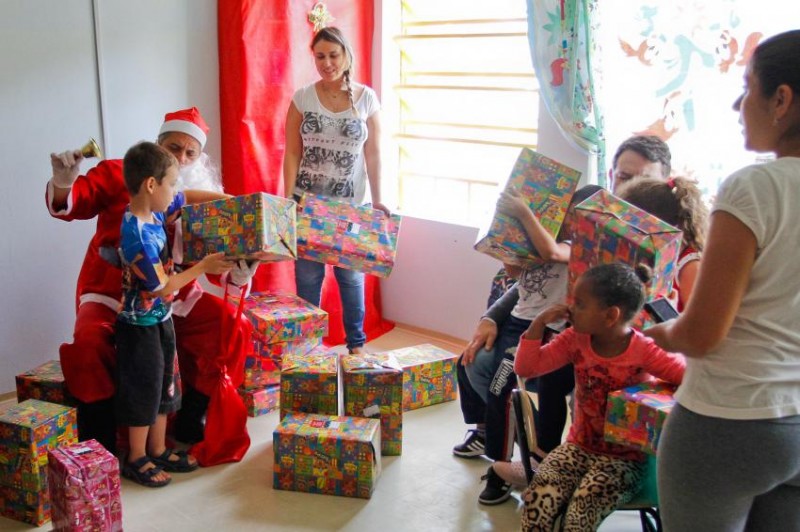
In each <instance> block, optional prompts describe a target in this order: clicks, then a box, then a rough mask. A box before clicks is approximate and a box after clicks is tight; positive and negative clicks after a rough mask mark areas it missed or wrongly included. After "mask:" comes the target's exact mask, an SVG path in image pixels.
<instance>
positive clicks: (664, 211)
mask: <svg viewBox="0 0 800 532" xmlns="http://www.w3.org/2000/svg"><path fill="white" fill-rule="evenodd" d="M617 195H618V196H619V197H620V198H622V199H624V200H625V201H627V202H628V203H631V204H633V205H635V206H637V207H639V208H640V209H642V210H644V211H647V212H649V213H650V214H652V215H653V216H656V217H658V218H660V219H662V220H664V221H665V222H667V223H668V224H670V225H672V226H675V227H677V228H678V229H680V230H681V231H683V241H684V243H685V244H686V245H687V246H691V247H693V248H694V249H696V250H697V251H703V246H704V245H705V242H706V227H707V226H708V207H706V204H705V202H704V201H703V193H702V192H700V189H699V188H697V185H695V184H694V183H693V182H692V181H691V180H690V179H686V178H684V177H671V178H669V179H668V180H666V181H663V180H661V179H654V178H647V177H645V178H641V179H635V180H631V181H629V182H627V183H623V185H622V186H621V187H620V190H619V191H617Z"/></svg>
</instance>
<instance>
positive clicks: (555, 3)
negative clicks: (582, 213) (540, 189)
mask: <svg viewBox="0 0 800 532" xmlns="http://www.w3.org/2000/svg"><path fill="white" fill-rule="evenodd" d="M527 3H528V40H529V43H530V50H531V59H532V60H533V68H534V70H535V72H536V77H537V78H538V79H539V94H540V97H541V98H542V101H543V102H544V104H545V107H546V108H547V110H548V112H549V113H550V115H551V116H552V117H553V119H554V120H555V122H556V123H557V124H558V126H559V128H560V129H561V131H562V132H563V134H564V136H565V137H566V138H567V139H568V140H569V141H570V142H572V143H573V144H575V145H577V146H578V147H579V148H581V149H583V150H586V151H587V152H589V153H590V154H592V155H593V156H594V157H596V158H597V176H598V184H600V185H601V186H605V181H606V176H605V162H604V161H605V155H604V154H605V137H604V128H603V115H602V113H601V111H600V109H599V107H598V99H597V85H598V84H599V82H600V56H599V54H598V51H599V50H598V47H597V41H596V35H595V33H596V31H597V28H598V23H599V17H598V3H599V2H598V1H597V0H527Z"/></svg>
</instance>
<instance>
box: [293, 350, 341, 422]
mask: <svg viewBox="0 0 800 532" xmlns="http://www.w3.org/2000/svg"><path fill="white" fill-rule="evenodd" d="M338 358H339V357H338V355H337V354H336V353H334V352H333V351H327V350H323V351H318V352H314V353H311V354H308V355H302V356H300V355H290V356H287V357H284V359H283V365H282V366H281V419H282V418H283V417H284V416H285V415H286V413H287V412H305V413H313V414H329V415H333V416H335V415H337V414H338V413H339V395H338V394H339V382H338V381H339V373H338V370H339V367H338V366H339V364H338Z"/></svg>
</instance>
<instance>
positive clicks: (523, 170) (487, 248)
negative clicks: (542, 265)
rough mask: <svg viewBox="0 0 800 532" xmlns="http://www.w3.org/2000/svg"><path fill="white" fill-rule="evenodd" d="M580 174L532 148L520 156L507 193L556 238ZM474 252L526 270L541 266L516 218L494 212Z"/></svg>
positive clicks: (508, 184)
mask: <svg viewBox="0 0 800 532" xmlns="http://www.w3.org/2000/svg"><path fill="white" fill-rule="evenodd" d="M580 178H581V173H580V172H578V171H577V170H574V169H572V168H570V167H568V166H565V165H563V164H561V163H559V162H558V161H555V160H553V159H550V158H548V157H545V156H544V155H541V154H539V153H536V152H535V151H533V150H531V149H529V148H523V149H522V152H521V153H520V154H519V157H518V158H517V161H516V163H515V164H514V168H513V169H512V170H511V176H510V177H509V178H508V182H507V183H506V186H505V190H509V189H512V188H513V189H516V190H517V191H518V192H519V193H520V195H521V196H522V197H523V198H524V199H525V200H526V201H527V203H528V206H529V207H530V208H531V210H532V211H533V212H534V214H536V217H537V218H538V219H539V222H540V223H541V224H542V227H544V229H545V230H546V231H547V232H548V233H550V235H552V236H553V238H555V237H556V236H558V232H559V230H560V229H561V224H562V223H563V221H564V216H565V215H566V212H567V208H568V207H569V202H570V200H571V199H572V194H573V193H574V192H575V188H576V186H577V185H578V181H579V180H580ZM481 234H482V235H483V236H481V237H480V238H479V239H478V241H477V242H476V243H475V249H476V250H477V251H480V252H481V253H485V254H487V255H489V256H490V257H494V258H496V259H499V260H500V261H502V262H504V263H508V264H514V265H517V266H522V267H525V266H527V265H530V264H531V263H537V262H541V258H540V257H539V253H538V252H537V251H536V248H535V247H534V245H533V242H531V240H530V238H528V234H527V232H526V231H525V228H524V227H523V226H522V224H521V223H520V222H519V220H517V219H516V218H514V217H513V216H507V215H505V214H502V213H499V212H495V214H494V218H493V219H492V222H491V224H490V225H489V228H488V229H487V230H485V231H482V232H481Z"/></svg>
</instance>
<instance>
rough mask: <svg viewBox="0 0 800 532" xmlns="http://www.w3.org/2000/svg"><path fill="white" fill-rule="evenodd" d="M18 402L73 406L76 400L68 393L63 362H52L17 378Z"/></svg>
mask: <svg viewBox="0 0 800 532" xmlns="http://www.w3.org/2000/svg"><path fill="white" fill-rule="evenodd" d="M16 380H17V401H18V402H22V401H24V400H26V399H39V400H40V401H47V402H48V403H58V404H60V405H65V406H73V405H74V404H75V399H74V398H73V397H72V396H71V395H70V394H69V391H67V387H66V384H65V383H64V374H63V373H62V372H61V362H59V361H58V360H50V361H48V362H45V363H44V364H42V365H40V366H36V367H35V368H33V369H32V370H30V371H26V372H25V373H22V374H20V375H17V376H16Z"/></svg>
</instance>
